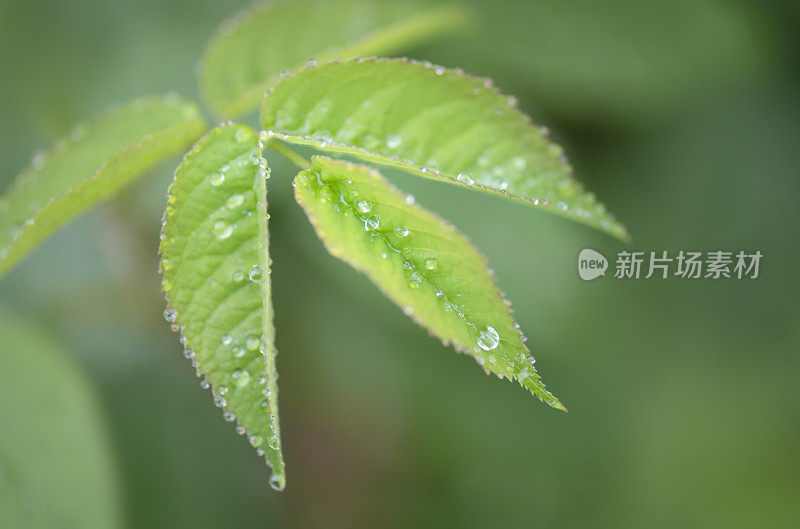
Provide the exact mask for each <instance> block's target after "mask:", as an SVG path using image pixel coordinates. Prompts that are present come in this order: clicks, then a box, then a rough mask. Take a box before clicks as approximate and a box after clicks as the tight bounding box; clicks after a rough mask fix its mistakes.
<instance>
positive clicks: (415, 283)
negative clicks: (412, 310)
mask: <svg viewBox="0 0 800 529" xmlns="http://www.w3.org/2000/svg"><path fill="white" fill-rule="evenodd" d="M420 283H422V276H421V275H420V273H419V272H412V273H411V281H410V282H409V283H408V286H410V287H411V288H419V285H420Z"/></svg>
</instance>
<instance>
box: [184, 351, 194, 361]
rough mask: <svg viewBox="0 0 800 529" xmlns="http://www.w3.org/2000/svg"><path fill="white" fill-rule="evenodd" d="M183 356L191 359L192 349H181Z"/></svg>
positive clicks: (192, 355)
mask: <svg viewBox="0 0 800 529" xmlns="http://www.w3.org/2000/svg"><path fill="white" fill-rule="evenodd" d="M183 356H185V357H186V358H188V359H189V360H191V359H192V358H194V351H192V350H191V349H186V350H185V351H183Z"/></svg>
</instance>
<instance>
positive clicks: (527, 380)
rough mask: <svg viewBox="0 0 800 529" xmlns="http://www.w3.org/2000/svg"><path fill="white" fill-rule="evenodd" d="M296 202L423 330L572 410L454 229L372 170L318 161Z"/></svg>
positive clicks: (334, 249) (479, 259)
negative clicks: (544, 377)
mask: <svg viewBox="0 0 800 529" xmlns="http://www.w3.org/2000/svg"><path fill="white" fill-rule="evenodd" d="M294 185H295V196H296V198H297V201H298V202H299V203H300V204H301V205H302V206H303V208H304V209H305V211H306V213H307V214H308V216H309V218H310V219H311V222H312V224H313V225H314V228H315V229H316V231H317V235H319V237H320V238H321V239H322V240H323V241H324V243H325V245H326V247H327V248H328V251H329V252H330V253H331V254H332V255H334V256H336V257H338V258H340V259H342V260H343V261H345V262H347V263H348V264H350V265H351V266H352V267H354V268H356V269H357V270H360V271H362V272H364V273H365V274H366V275H367V276H368V277H369V278H370V279H371V280H372V282H373V283H375V284H376V285H377V286H378V288H380V289H381V290H382V291H383V293H384V294H386V295H387V296H388V297H389V298H390V299H392V301H394V302H395V303H397V304H398V305H399V306H400V307H402V308H403V312H405V314H407V315H408V316H411V317H412V318H413V319H414V320H415V321H416V322H417V323H419V324H420V325H423V326H424V327H426V328H427V329H428V330H429V331H430V332H431V333H432V334H434V335H435V336H438V337H439V338H440V339H441V340H442V341H443V342H444V343H445V344H452V345H453V346H454V347H455V348H456V350H458V351H459V352H463V353H467V354H469V355H471V356H473V357H474V358H475V360H476V361H477V362H478V363H479V364H480V365H481V366H483V368H484V369H485V370H486V371H487V373H488V372H490V371H491V372H493V373H495V374H496V375H498V376H499V377H501V378H508V379H510V380H518V381H519V382H520V384H522V386H523V387H525V388H527V389H528V390H530V391H531V392H532V393H533V394H534V395H536V396H537V397H539V399H540V400H542V401H544V402H546V403H547V404H549V405H550V406H553V407H554V408H558V409H561V410H565V408H564V406H563V405H562V404H561V403H560V402H559V401H558V399H557V398H556V397H554V396H553V395H552V394H551V393H550V392H549V391H547V389H545V386H544V384H543V383H542V381H541V378H540V377H539V374H538V373H537V372H536V369H534V367H533V364H534V359H533V357H532V356H531V355H530V351H529V350H528V348H527V347H526V346H525V343H524V342H525V338H524V337H523V335H522V333H521V332H520V331H519V326H518V325H517V324H516V323H515V322H514V319H513V318H512V317H511V314H510V311H509V307H508V302H507V301H506V300H505V299H504V297H503V294H502V293H501V292H500V291H499V290H498V289H497V286H496V285H495V284H494V281H493V278H492V274H491V272H489V270H488V269H487V263H486V260H485V259H484V257H483V256H482V255H481V254H480V252H479V251H478V249H477V248H475V247H474V246H473V245H472V244H471V243H470V242H469V241H468V240H467V239H466V237H464V236H463V235H462V234H461V233H459V232H458V231H457V230H456V229H455V228H454V227H453V226H452V225H450V224H448V223H447V222H445V221H443V220H442V219H440V218H439V217H437V216H436V215H434V214H433V213H431V212H429V211H427V210H425V209H423V208H422V207H420V206H418V205H416V204H415V203H414V200H413V199H412V198H410V197H407V196H405V195H403V194H401V193H400V192H398V191H397V190H396V189H395V188H393V187H392V186H391V185H390V184H389V183H388V182H387V181H386V180H384V179H383V177H381V175H380V174H379V173H378V172H376V171H374V170H371V169H370V168H368V167H366V166H363V165H354V164H351V163H348V162H344V161H341V160H333V159H331V158H326V157H319V156H315V157H314V158H313V159H312V165H311V168H310V169H309V170H307V171H302V172H301V173H300V174H299V175H298V176H297V178H296V179H295V181H294Z"/></svg>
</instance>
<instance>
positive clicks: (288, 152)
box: [264, 138, 311, 171]
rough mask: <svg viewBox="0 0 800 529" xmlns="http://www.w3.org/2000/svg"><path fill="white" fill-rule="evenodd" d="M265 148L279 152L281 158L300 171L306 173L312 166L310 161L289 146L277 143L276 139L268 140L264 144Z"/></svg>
mask: <svg viewBox="0 0 800 529" xmlns="http://www.w3.org/2000/svg"><path fill="white" fill-rule="evenodd" d="M264 147H268V148H270V149H272V150H273V151H275V152H277V153H278V154H280V155H281V156H283V157H284V158H286V159H287V160H289V161H290V162H292V163H293V164H295V165H296V166H297V167H298V168H299V169H302V170H304V171H305V170H306V169H308V168H309V167H311V164H310V163H309V162H308V160H306V159H305V158H303V157H302V156H300V155H299V154H297V153H296V152H295V151H293V150H292V149H290V148H289V147H288V146H287V145H284V144H283V143H280V142H279V141H276V140H275V139H274V138H272V139H270V140H267V142H266V143H264Z"/></svg>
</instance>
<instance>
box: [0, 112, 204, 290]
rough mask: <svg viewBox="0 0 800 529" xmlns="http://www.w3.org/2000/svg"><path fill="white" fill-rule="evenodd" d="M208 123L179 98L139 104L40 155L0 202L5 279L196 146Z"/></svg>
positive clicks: (0, 262)
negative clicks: (61, 232) (77, 221)
mask: <svg viewBox="0 0 800 529" xmlns="http://www.w3.org/2000/svg"><path fill="white" fill-rule="evenodd" d="M204 127H205V122H204V120H203V118H202V117H201V115H200V111H199V109H198V108H197V106H196V105H194V104H192V103H188V102H186V101H184V100H182V99H179V98H177V97H174V96H166V97H161V98H149V99H140V100H137V101H134V102H132V103H129V104H128V105H125V106H122V107H119V108H116V109H113V110H111V111H109V112H107V113H105V114H103V115H101V116H99V117H97V118H95V119H94V120H92V121H89V122H87V123H85V124H82V125H78V126H77V127H75V128H74V129H73V130H72V132H71V133H70V135H69V137H68V138H65V139H62V140H61V141H59V142H58V143H57V144H56V145H55V146H54V147H53V148H52V149H51V150H50V151H49V152H47V153H43V154H37V155H36V156H35V157H34V159H33V162H32V164H31V166H30V167H29V168H27V169H26V170H25V171H23V172H22V174H20V175H19V177H18V178H17V180H16V181H15V182H14V184H13V185H12V187H11V189H10V190H9V191H8V192H7V193H6V194H5V196H3V197H2V198H0V276H2V275H3V274H4V273H5V272H7V271H8V270H9V269H10V268H11V267H12V266H13V265H14V264H15V263H16V262H17V261H19V260H20V259H21V258H22V257H24V256H25V255H26V254H27V253H28V252H30V251H31V250H32V249H33V248H34V247H36V246H37V245H38V244H39V243H40V242H42V241H43V240H44V239H45V238H46V237H48V236H49V235H50V234H52V233H53V232H54V231H56V230H57V229H58V228H60V227H61V226H62V225H64V224H66V223H67V222H69V221H70V220H72V219H73V218H75V217H77V216H78V215H79V214H81V213H82V212H84V211H85V210H86V209H88V208H89V207H90V206H92V205H94V204H96V203H97V202H99V201H101V200H103V199H106V198H108V197H109V196H111V195H113V194H114V193H116V192H117V191H119V190H120V189H121V188H122V187H123V186H125V185H126V184H128V183H130V182H131V181H132V180H133V179H134V178H136V177H137V176H140V175H142V174H143V173H145V172H146V171H147V170H148V169H150V168H151V167H153V166H154V165H155V164H156V163H157V162H159V161H160V160H162V159H163V158H165V157H166V156H168V155H170V154H174V153H176V152H178V151H179V150H180V149H182V148H183V147H185V146H186V145H188V144H189V143H190V142H191V141H192V140H194V139H196V138H197V137H198V136H199V135H200V134H202V131H203V129H204Z"/></svg>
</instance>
